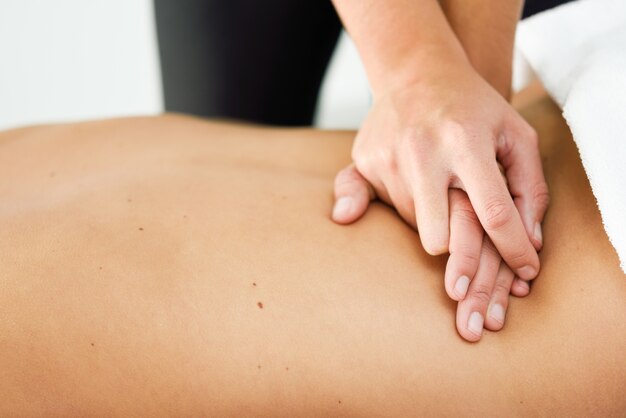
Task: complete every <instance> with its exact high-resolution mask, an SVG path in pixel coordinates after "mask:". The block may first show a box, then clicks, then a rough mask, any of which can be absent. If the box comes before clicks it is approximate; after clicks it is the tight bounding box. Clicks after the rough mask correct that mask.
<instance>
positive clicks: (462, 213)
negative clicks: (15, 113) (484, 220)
mask: <svg viewBox="0 0 626 418" xmlns="http://www.w3.org/2000/svg"><path fill="white" fill-rule="evenodd" d="M452 216H454V217H455V218H457V219H459V220H461V221H463V222H465V223H471V224H477V223H478V216H477V215H476V212H475V211H474V207H473V206H472V204H471V202H470V201H469V199H466V198H464V199H461V200H459V201H458V202H457V203H455V205H454V207H453V209H452Z"/></svg>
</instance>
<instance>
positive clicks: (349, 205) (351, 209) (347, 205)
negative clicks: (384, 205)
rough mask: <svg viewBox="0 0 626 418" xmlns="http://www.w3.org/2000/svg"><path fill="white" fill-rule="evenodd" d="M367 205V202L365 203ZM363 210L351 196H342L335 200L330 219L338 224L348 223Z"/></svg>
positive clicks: (355, 218)
mask: <svg viewBox="0 0 626 418" xmlns="http://www.w3.org/2000/svg"><path fill="white" fill-rule="evenodd" d="M365 206H366V207H367V203H366V204H365ZM363 212H364V209H363V208H360V207H359V205H358V202H357V201H356V200H355V199H354V198H353V197H351V196H342V197H340V198H339V199H337V201H336V202H335V206H334V207H333V213H332V219H333V221H335V222H337V223H338V224H349V223H352V222H354V221H355V220H357V219H358V218H359V217H360V216H361V215H362V214H363Z"/></svg>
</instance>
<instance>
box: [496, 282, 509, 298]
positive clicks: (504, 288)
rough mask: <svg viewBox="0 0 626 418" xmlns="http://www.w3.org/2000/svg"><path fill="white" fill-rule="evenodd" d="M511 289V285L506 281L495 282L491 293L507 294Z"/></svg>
mask: <svg viewBox="0 0 626 418" xmlns="http://www.w3.org/2000/svg"><path fill="white" fill-rule="evenodd" d="M510 291H511V285H510V284H509V285H507V284H506V283H502V282H496V285H495V287H494V288H493V293H494V294H498V295H506V296H508V295H509V292H510Z"/></svg>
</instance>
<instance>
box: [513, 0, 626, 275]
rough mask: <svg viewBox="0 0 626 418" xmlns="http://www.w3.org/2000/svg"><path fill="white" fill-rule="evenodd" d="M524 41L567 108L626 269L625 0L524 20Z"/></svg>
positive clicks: (583, 4)
mask: <svg viewBox="0 0 626 418" xmlns="http://www.w3.org/2000/svg"><path fill="white" fill-rule="evenodd" d="M517 47H518V48H519V49H520V50H521V52H522V54H523V55H524V56H525V58H526V59H527V61H528V62H529V64H530V65H531V67H532V68H533V70H534V71H535V73H536V74H537V76H538V77H539V79H540V80H541V81H542V82H543V84H544V86H545V88H546V90H547V91H548V93H549V94H550V95H551V96H552V97H553V98H554V100H555V101H556V102H557V103H558V104H559V105H560V106H561V108H562V109H563V116H564V118H565V120H566V121H567V124H568V125H569V127H570V129H571V131H572V134H573V136H574V140H575V142H576V145H577V146H578V150H579V152H580V156H581V159H582V163H583V166H584V168H585V171H586V172H587V177H588V178H589V182H590V184H591V188H592V190H593V194H594V195H595V198H596V200H597V203H598V207H599V209H600V214H601V215H602V222H603V224H604V229H605V230H606V233H607V235H608V237H609V240H610V241H611V243H612V244H613V247H615V249H616V251H617V254H618V256H619V259H620V266H621V268H622V270H623V271H624V272H625V273H626V215H625V214H626V0H577V1H575V2H573V3H568V4H565V5H562V6H560V7H557V8H555V9H552V10H549V11H546V12H544V13H541V14H538V15H536V16H534V17H532V18H530V19H527V20H525V21H523V22H522V23H520V25H519V28H518V32H517Z"/></svg>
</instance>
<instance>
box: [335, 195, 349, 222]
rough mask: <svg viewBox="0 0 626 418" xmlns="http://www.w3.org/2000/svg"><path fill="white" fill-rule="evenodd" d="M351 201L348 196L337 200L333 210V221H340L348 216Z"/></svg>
mask: <svg viewBox="0 0 626 418" xmlns="http://www.w3.org/2000/svg"><path fill="white" fill-rule="evenodd" d="M352 202H353V199H352V198H351V197H349V196H344V197H341V198H339V200H337V202H336V203H335V207H334V208H333V219H342V218H345V217H346V216H348V215H349V214H350V209H352Z"/></svg>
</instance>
